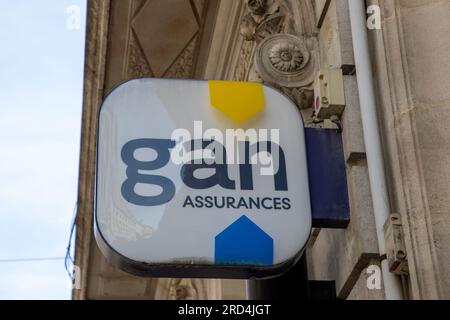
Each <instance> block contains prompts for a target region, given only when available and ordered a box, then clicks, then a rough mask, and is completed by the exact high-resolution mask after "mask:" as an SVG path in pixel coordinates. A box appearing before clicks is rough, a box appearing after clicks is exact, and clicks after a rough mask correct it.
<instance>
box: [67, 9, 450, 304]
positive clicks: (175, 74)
mask: <svg viewBox="0 0 450 320" xmlns="http://www.w3.org/2000/svg"><path fill="white" fill-rule="evenodd" d="M349 1H363V0H248V1H247V0H88V21H87V38H86V39H87V42H86V61H85V88H84V108H83V131H82V143H81V160H80V178H79V199H78V216H77V235H76V257H75V258H76V260H75V264H76V265H77V266H79V267H80V268H81V288H80V289H76V290H74V291H73V297H74V299H104V298H134V299H240V298H244V297H245V282H244V281H238V280H233V281H231V280H197V279H142V278H137V277H134V276H131V275H129V274H126V273H124V272H122V271H120V270H118V269H116V268H115V267H113V266H111V265H110V264H109V263H108V262H107V261H106V259H105V258H104V257H103V255H102V254H101V253H100V251H99V249H98V248H97V245H96V242H95V239H94V237H93V232H92V225H93V223H92V217H93V197H94V176H95V147H96V146H95V143H96V140H95V138H96V126H97V113H98V109H99V106H100V105H101V103H102V100H103V99H104V97H105V96H106V95H107V94H108V93H109V92H110V91H111V90H112V89H113V88H114V87H116V86H117V85H119V84H121V83H123V82H125V81H127V80H130V79H133V78H139V77H158V78H161V77H168V78H190V79H205V80H210V79H220V80H236V81H257V82H264V83H266V84H269V85H271V86H273V87H276V88H278V89H280V90H282V91H283V92H284V93H286V94H287V95H288V96H290V97H291V98H292V99H293V100H294V101H295V102H296V104H297V106H298V107H299V109H300V110H301V112H302V114H303V118H304V121H305V125H307V126H318V127H330V128H333V127H334V126H336V124H335V123H333V122H331V121H327V120H325V121H319V120H317V119H316V118H314V117H313V97H314V91H313V81H314V78H315V76H316V74H317V72H318V71H319V70H320V69H322V68H333V69H336V68H340V69H342V70H343V74H344V90H345V97H346V108H345V111H344V113H343V115H342V118H341V121H340V124H341V126H342V129H343V130H342V137H343V142H344V151H345V160H346V165H347V178H348V189H349V190H348V192H349V199H350V211H351V222H350V224H349V226H348V227H347V229H345V230H334V229H315V230H313V233H312V236H311V239H310V242H309V244H308V248H307V250H306V257H307V264H308V274H309V279H310V280H332V281H335V286H336V296H337V297H338V298H340V299H384V297H385V293H384V291H383V288H381V289H373V288H368V286H367V279H368V276H369V274H368V273H367V272H366V270H367V268H368V267H370V266H377V265H379V264H380V259H381V258H380V253H379V249H378V243H377V234H376V226H375V220H374V212H373V206H372V198H371V189H370V184H369V174H368V166H367V159H366V158H367V157H366V151H365V146H364V140H363V126H362V121H361V111H360V105H359V97H358V77H357V74H356V71H355V61H354V54H353V44H352V31H351V26H350V14H349ZM366 4H367V5H368V6H369V5H375V6H377V7H376V8H380V19H381V20H380V22H381V28H379V29H371V30H369V31H368V34H369V42H370V48H371V61H372V68H373V72H374V75H375V77H374V78H375V79H374V80H375V93H376V103H377V113H378V122H379V125H380V129H381V142H382V146H383V155H384V164H385V168H386V176H387V184H388V195H389V204H390V207H391V211H392V213H399V214H400V215H401V218H402V228H403V234H404V242H405V246H406V251H407V257H408V266H409V275H408V276H404V277H403V289H404V297H405V298H409V299H436V298H437V299H443V298H450V276H449V275H450V250H448V249H447V245H450V147H447V145H448V143H449V141H450V127H449V126H448V123H449V122H450V90H448V88H449V87H450V72H449V71H450V58H449V55H448V53H449V52H450V38H449V37H448V34H449V33H450V2H448V1H447V0H367V1H366ZM382 258H383V257H382Z"/></svg>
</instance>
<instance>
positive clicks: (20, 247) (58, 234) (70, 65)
mask: <svg viewBox="0 0 450 320" xmlns="http://www.w3.org/2000/svg"><path fill="white" fill-rule="evenodd" d="M73 5H75V6H79V8H80V9H81V25H80V28H76V23H74V20H73V18H74V17H73V16H71V14H70V13H68V12H67V11H68V9H69V8H72V9H73V7H71V6H73ZM0 8H1V10H0V26H1V27H0V40H1V50H0V94H1V98H0V164H1V165H0V178H1V180H0V181H1V182H0V299H50V298H52V299H69V298H70V288H69V286H68V276H67V273H66V271H65V269H64V261H63V260H55V261H47V262H4V260H8V259H29V258H46V257H64V255H65V251H66V247H67V244H68V241H69V232H70V224H71V221H72V218H73V210H74V207H75V204H76V197H77V175H78V157H79V143H80V127H81V107H82V103H81V101H82V81H83V61H84V34H85V29H84V24H85V0H69V1H67V0H14V1H11V0H0ZM75 8H76V7H75ZM73 12H74V11H72V13H73ZM70 18H72V20H69V22H72V23H69V24H68V19H70ZM69 26H70V28H69ZM74 28H75V29H74Z"/></svg>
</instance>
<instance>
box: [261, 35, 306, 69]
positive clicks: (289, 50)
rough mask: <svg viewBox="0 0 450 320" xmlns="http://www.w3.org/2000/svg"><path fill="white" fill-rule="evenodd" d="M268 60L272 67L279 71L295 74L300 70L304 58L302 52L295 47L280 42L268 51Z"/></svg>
mask: <svg viewBox="0 0 450 320" xmlns="http://www.w3.org/2000/svg"><path fill="white" fill-rule="evenodd" d="M269 60H270V63H271V64H272V66H273V67H274V68H275V69H277V70H279V71H282V72H296V71H299V70H300V69H301V68H302V66H303V62H304V61H305V57H304V54H303V52H302V50H300V48H299V47H297V46H296V45H294V44H292V43H288V42H282V43H278V44H276V45H274V46H273V47H272V48H271V49H270V50H269Z"/></svg>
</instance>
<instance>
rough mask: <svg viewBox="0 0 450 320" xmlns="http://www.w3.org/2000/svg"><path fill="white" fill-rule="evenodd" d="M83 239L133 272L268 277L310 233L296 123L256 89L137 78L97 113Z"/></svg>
mask: <svg viewBox="0 0 450 320" xmlns="http://www.w3.org/2000/svg"><path fill="white" fill-rule="evenodd" d="M97 148H98V149H97V174H96V201H95V236H96V239H97V242H98V244H99V246H100V249H101V250H102V252H103V253H104V254H105V255H106V256H107V257H108V258H109V260H110V261H111V262H113V263H115V264H116V265H118V266H119V267H121V268H122V269H124V270H126V271H128V272H131V273H134V274H137V275H142V276H155V277H165V276H167V277H169V276H170V277H207V278H213V277H218V278H251V277H268V276H274V275H277V274H279V273H281V272H283V271H284V270H286V269H288V268H289V267H290V266H292V265H293V264H294V263H295V262H296V261H297V260H298V258H299V257H300V255H301V253H302V251H303V249H304V246H305V244H306V242H307V240H308V238H309V236H310V232H311V206H310V197H309V190H308V171H307V158H306V150H305V137H304V128H303V121H302V119H301V115H300V113H299V111H298V109H297V107H296V106H295V104H294V103H293V102H292V101H291V100H289V98H287V97H286V96H284V95H283V94H281V93H280V92H278V91H276V90H275V89H272V88H270V87H267V86H263V85H261V84H257V83H242V82H223V81H209V82H207V81H191V80H169V79H138V80H132V81H129V82H127V83H125V84H122V85H120V86H119V87H117V88H116V89H115V90H113V92H112V93H111V94H109V96H108V97H107V98H106V99H105V101H104V103H103V105H102V107H101V111H100V116H99V131H98V147H97Z"/></svg>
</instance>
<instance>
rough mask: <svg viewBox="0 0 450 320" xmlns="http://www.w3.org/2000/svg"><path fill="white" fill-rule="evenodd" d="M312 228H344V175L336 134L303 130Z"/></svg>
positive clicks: (347, 210)
mask: <svg viewBox="0 0 450 320" xmlns="http://www.w3.org/2000/svg"><path fill="white" fill-rule="evenodd" d="M305 139H306V150H307V159H308V174H309V190H310V197H311V210H312V217H313V227H315V228H338V229H345V228H347V226H348V224H349V222H350V208H349V201H348V189H347V174H346V166H345V159H344V151H343V145H342V137H341V133H340V132H339V130H333V129H317V128H306V129H305Z"/></svg>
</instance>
